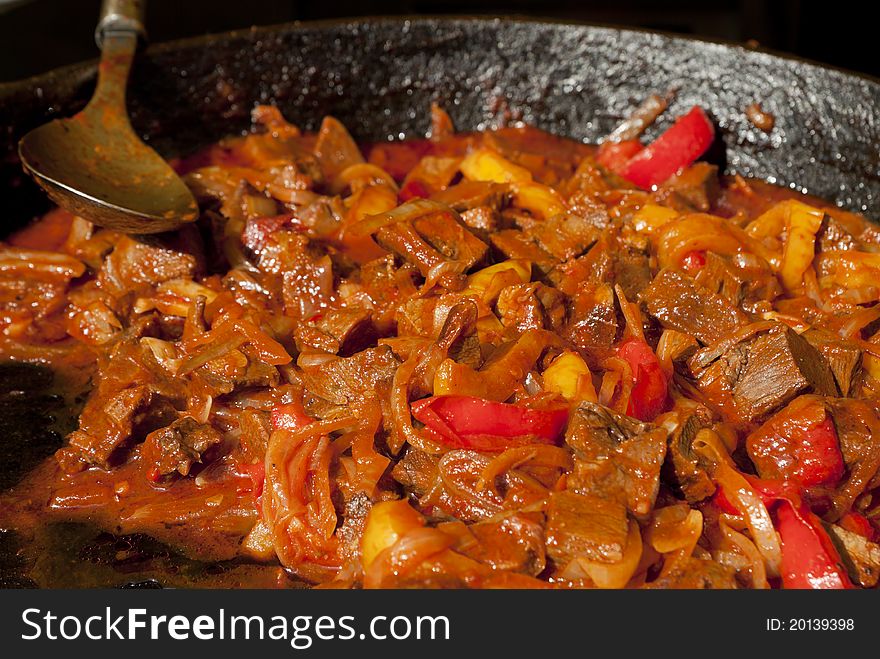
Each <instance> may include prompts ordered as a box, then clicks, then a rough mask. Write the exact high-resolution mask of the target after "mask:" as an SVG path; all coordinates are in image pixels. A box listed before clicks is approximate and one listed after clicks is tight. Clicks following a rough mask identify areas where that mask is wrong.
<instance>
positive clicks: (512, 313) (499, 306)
mask: <svg viewBox="0 0 880 659" xmlns="http://www.w3.org/2000/svg"><path fill="white" fill-rule="evenodd" d="M563 298H564V296H563V295H562V294H561V293H559V291H557V290H556V289H555V288H550V287H549V286H545V285H544V284H542V283H540V282H531V283H529V284H516V285H514V286H507V287H505V288H503V289H502V290H501V293H499V295H498V302H497V303H496V310H497V312H498V315H499V316H500V317H501V322H502V324H504V326H505V327H512V328H515V329H517V330H518V331H519V332H525V331H526V330H528V329H552V328H554V327H558V326H559V325H560V324H561V323H562V320H563V319H564V317H565V306H564V300H563Z"/></svg>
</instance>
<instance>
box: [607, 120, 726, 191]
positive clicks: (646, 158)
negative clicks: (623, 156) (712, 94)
mask: <svg viewBox="0 0 880 659" xmlns="http://www.w3.org/2000/svg"><path fill="white" fill-rule="evenodd" d="M714 139H715V127H714V126H713V125H712V122H711V121H709V117H708V116H706V112H705V111H704V110H703V108H701V107H699V106H698V105H695V106H694V107H693V108H691V110H690V111H689V112H688V113H687V114H685V115H683V116H681V117H679V118H678V119H676V121H675V123H674V124H672V126H670V127H669V128H668V129H666V131H665V132H664V133H663V134H662V135H660V137H658V138H657V139H656V140H654V141H653V142H652V143H651V144H649V145H648V146H646V147H645V148H644V149H643V150H641V151H639V152H638V153H637V154H636V155H634V156H633V157H632V158H630V160H629V161H628V162H627V163H626V165H625V167H624V168H623V170H622V171H621V172H620V174H621V175H622V176H623V177H624V178H625V179H627V180H629V181H632V182H633V183H635V184H636V185H637V186H639V187H640V188H643V189H645V190H650V189H651V188H652V187H654V186H655V185H660V184H661V183H663V182H664V181H666V180H667V179H668V178H669V177H670V176H672V175H673V174H676V173H677V172H679V171H680V170H682V169H684V168H685V167H687V166H688V165H690V164H692V163H693V162H694V161H695V160H696V159H697V158H699V157H700V156H701V155H703V154H704V153H705V152H706V150H707V149H708V148H709V147H710V146H711V144H712V142H713V141H714Z"/></svg>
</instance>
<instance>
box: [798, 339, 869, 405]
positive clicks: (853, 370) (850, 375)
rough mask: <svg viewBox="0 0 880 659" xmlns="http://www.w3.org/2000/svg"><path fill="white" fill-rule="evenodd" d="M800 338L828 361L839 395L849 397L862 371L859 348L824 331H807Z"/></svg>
mask: <svg viewBox="0 0 880 659" xmlns="http://www.w3.org/2000/svg"><path fill="white" fill-rule="evenodd" d="M801 336H803V337H804V338H805V339H806V340H807V341H809V342H810V344H811V345H812V346H813V347H814V348H816V349H817V350H818V351H819V352H820V353H822V356H823V357H825V359H826V360H828V365H829V366H830V367H831V372H832V373H833V374H834V380H835V382H836V383H837V388H838V390H839V391H840V395H841V396H849V395H850V390H851V389H852V385H853V381H854V380H855V379H856V377H857V376H858V374H859V371H861V369H862V350H861V348H859V346H858V345H856V344H855V343H853V342H852V341H846V340H844V339H841V338H840V337H838V336H836V335H835V334H833V333H832V332H828V331H826V330H821V329H809V330H807V331H806V332H804V333H803V334H802V335H801Z"/></svg>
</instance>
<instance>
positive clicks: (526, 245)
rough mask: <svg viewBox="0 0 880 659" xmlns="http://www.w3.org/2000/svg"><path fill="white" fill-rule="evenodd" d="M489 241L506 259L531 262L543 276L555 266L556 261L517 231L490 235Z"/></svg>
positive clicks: (505, 231) (506, 230) (511, 230)
mask: <svg viewBox="0 0 880 659" xmlns="http://www.w3.org/2000/svg"><path fill="white" fill-rule="evenodd" d="M489 240H490V241H491V242H492V246H493V247H495V249H497V250H498V251H499V252H501V253H502V254H504V256H506V257H507V258H509V259H525V260H527V261H531V262H532V263H533V264H534V265H535V267H537V268H538V270H540V271H541V272H542V273H544V274H546V273H547V272H549V271H550V270H551V269H552V268H553V266H554V265H555V264H556V259H554V258H553V257H552V256H551V255H550V254H548V253H547V252H546V251H545V250H544V249H543V248H542V247H540V246H539V245H537V244H536V243H535V242H533V241H532V240H531V239H530V238H529V237H528V236H526V235H525V234H524V233H523V232H522V231H518V230H517V229H505V230H503V231H499V232H498V233H494V234H492V235H491V236H490V237H489Z"/></svg>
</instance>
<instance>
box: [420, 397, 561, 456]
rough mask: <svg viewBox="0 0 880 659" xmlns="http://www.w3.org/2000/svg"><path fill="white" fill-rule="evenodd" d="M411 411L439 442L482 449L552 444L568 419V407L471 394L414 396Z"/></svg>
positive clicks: (491, 449) (446, 444) (456, 446)
mask: <svg viewBox="0 0 880 659" xmlns="http://www.w3.org/2000/svg"><path fill="white" fill-rule="evenodd" d="M412 415H413V417H415V418H416V419H417V420H419V421H421V422H422V423H424V424H425V426H426V427H427V428H428V431H429V432H430V433H431V436H432V438H433V439H434V440H436V441H437V442H438V443H441V444H443V445H444V446H449V447H452V448H471V449H477V450H481V451H503V450H505V449H508V448H511V447H513V446H521V445H523V444H530V443H540V444H553V443H555V442H556V441H557V440H559V438H560V437H561V435H562V433H563V431H564V430H565V424H566V423H567V422H568V408H554V409H546V410H539V409H533V408H530V407H523V406H522V405H510V404H507V403H498V402H495V401H491V400H484V399H482V398H473V397H470V396H432V397H431V398H424V399H422V400H417V401H416V402H414V403H413V404H412Z"/></svg>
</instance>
